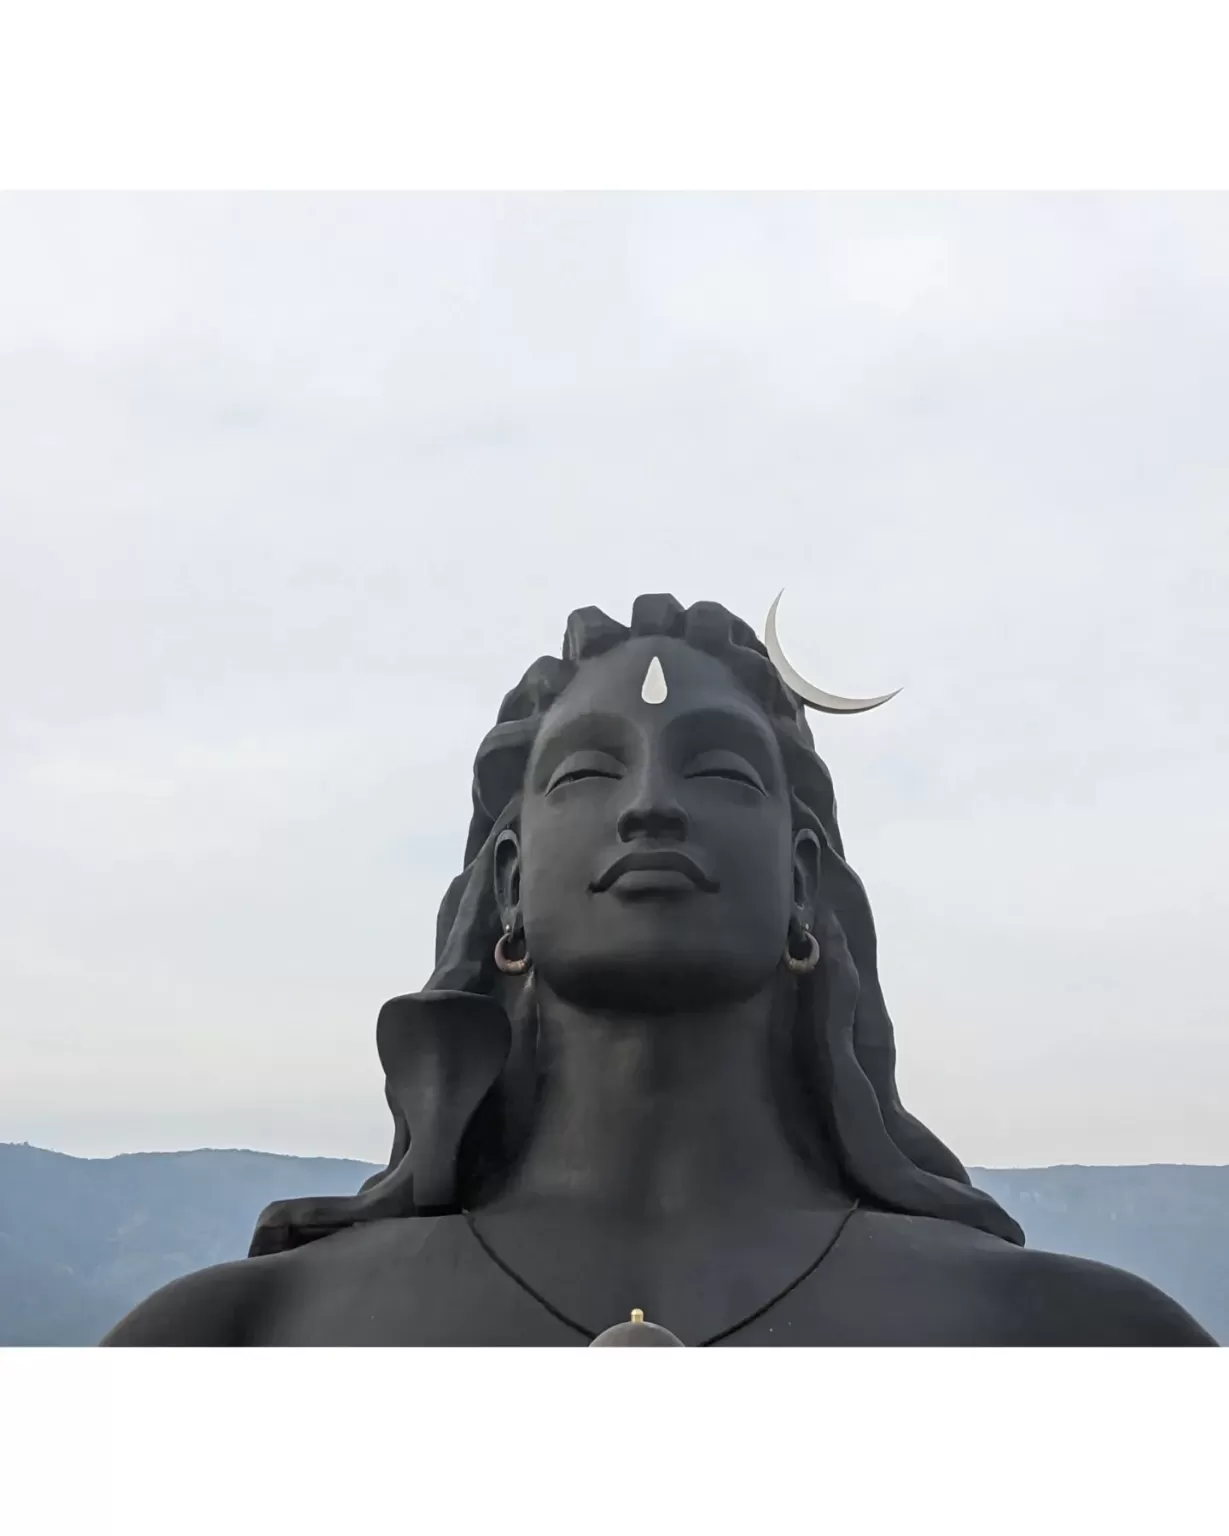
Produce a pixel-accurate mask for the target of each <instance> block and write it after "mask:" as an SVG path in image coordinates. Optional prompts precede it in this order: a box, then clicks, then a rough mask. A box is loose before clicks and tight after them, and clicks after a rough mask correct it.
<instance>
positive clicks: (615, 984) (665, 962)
mask: <svg viewBox="0 0 1229 1536" xmlns="http://www.w3.org/2000/svg"><path fill="white" fill-rule="evenodd" d="M732 959H735V960H736V957H732V956H731V955H730V953H729V952H728V951H726V952H724V953H722V954H719V955H718V954H713V953H703V954H700V953H697V954H695V955H693V956H690V957H686V956H680V954H679V952H678V950H677V949H675V948H663V951H662V953H661V954H654V953H651V952H648V953H646V952H645V950H644V949H642V948H640V949H637V950H636V952H635V953H632V954H629V953H626V952H624V953H619V952H618V951H615V950H611V951H608V952H606V953H603V954H600V955H598V954H592V953H590V954H587V955H585V956H584V957H583V958H582V957H579V956H578V957H576V958H575V959H574V960H573V961H572V963H570V964H568V963H564V964H562V965H551V966H549V968H548V967H546V966H540V967H539V970H540V973H541V975H542V979H543V980H544V981H545V982H546V983H547V985H548V986H549V987H550V988H551V990H552V991H553V992H554V993H555V994H556V995H557V996H558V997H560V998H563V999H564V1000H565V1001H567V1002H570V1003H573V1004H575V1005H576V1006H578V1007H582V1008H600V1009H603V1010H607V1009H612V1010H615V1011H622V1010H635V1011H637V1012H641V1013H658V1014H669V1013H689V1012H694V1011H695V1010H696V1009H701V1008H710V1007H716V1006H719V1005H722V1004H730V1003H739V1002H744V1001H746V1000H747V999H748V998H751V997H754V996H755V995H756V993H758V992H760V991H762V990H763V988H764V987H765V986H767V985H769V983H770V982H771V981H772V978H773V975H774V974H775V971H776V966H775V962H774V963H773V964H772V965H769V966H768V967H767V968H766V967H765V966H764V964H763V963H762V962H760V963H758V964H757V963H749V962H744V963H742V964H738V963H737V961H736V963H733V964H731V960H732Z"/></svg>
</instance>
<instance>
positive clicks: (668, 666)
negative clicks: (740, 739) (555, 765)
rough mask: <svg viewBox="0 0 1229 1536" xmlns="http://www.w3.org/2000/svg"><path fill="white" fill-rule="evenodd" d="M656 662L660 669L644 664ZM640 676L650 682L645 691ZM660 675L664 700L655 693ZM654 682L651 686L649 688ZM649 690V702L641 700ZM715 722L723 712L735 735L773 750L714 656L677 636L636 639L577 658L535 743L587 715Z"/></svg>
mask: <svg viewBox="0 0 1229 1536" xmlns="http://www.w3.org/2000/svg"><path fill="white" fill-rule="evenodd" d="M654 662H656V663H657V665H658V666H659V667H660V669H661V672H660V676H658V674H657V668H656V667H653V672H652V674H651V675H650V667H651V666H652V665H653V663H654ZM646 676H649V677H650V685H649V687H648V688H647V689H646ZM663 679H664V682H665V698H664V699H660V702H650V700H653V699H658V698H659V697H660V684H661V681H662V680H663ZM654 682H656V684H657V687H656V688H654V687H653V683H654ZM646 691H647V692H648V693H649V700H646V699H645V698H644V696H643V695H644V693H645V692H646ZM700 713H702V714H703V715H705V717H706V718H710V719H712V720H713V721H714V722H716V723H718V724H719V723H720V720H721V717H722V716H728V718H729V723H730V727H731V729H732V730H737V731H738V732H739V733H740V734H743V733H745V732H747V731H748V730H750V731H753V732H754V733H755V734H757V735H759V736H761V737H762V738H763V740H764V742H765V744H766V745H767V746H769V748H770V749H771V750H773V751H774V753H775V751H776V735H775V733H774V731H773V729H772V726H771V724H770V723H769V720H768V717H767V715H766V714H765V713H764V711H763V710H762V709H761V708H760V706H759V705H758V704H757V703H756V702H755V701H754V700H753V699H752V698H751V697H750V695H749V694H748V693H746V691H745V690H744V689H743V688H742V687H741V685H740V684H739V683H738V681H737V680H736V679H735V677H734V674H733V673H732V672H731V671H730V669H729V668H728V667H727V666H725V664H724V663H723V662H720V661H718V660H717V659H716V657H714V656H709V655H706V654H705V653H704V652H703V651H698V650H695V649H694V648H693V647H691V646H689V645H686V644H684V643H683V641H681V640H674V639H654V638H651V637H649V638H638V639H635V640H629V641H626V642H625V643H624V644H623V645H620V646H617V647H616V648H615V649H614V650H612V651H607V652H606V654H605V655H603V656H595V657H594V658H593V659H592V660H590V661H585V662H582V663H581V665H580V667H579V668H578V669H577V673H576V676H575V677H574V678H573V679H572V681H571V682H570V683H569V684H568V686H567V687H566V688H565V689H564V691H563V693H562V694H561V695H560V696H559V698H558V699H557V700H556V701H555V703H554V704H553V705H552V707H551V708H550V710H549V711H548V712H547V714H546V717H545V719H544V720H543V722H542V728H541V730H540V732H539V734H538V740H539V743H543V742H547V741H549V740H550V739H551V738H552V737H554V736H556V735H557V734H558V733H559V732H561V731H565V730H568V731H569V732H570V730H571V729H573V728H575V726H577V725H578V724H579V723H580V722H581V721H582V720H583V719H585V718H587V717H590V716H593V717H597V716H603V717H607V718H608V717H610V716H612V715H616V716H624V717H626V718H627V719H629V720H632V721H634V722H636V723H637V724H638V725H644V726H647V727H649V728H652V727H653V726H658V727H664V726H666V725H667V724H669V723H671V722H672V721H674V720H677V719H679V718H680V717H682V716H685V715H692V714H700Z"/></svg>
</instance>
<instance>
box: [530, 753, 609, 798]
mask: <svg viewBox="0 0 1229 1536" xmlns="http://www.w3.org/2000/svg"><path fill="white" fill-rule="evenodd" d="M622 777H623V765H622V764H621V763H620V762H618V761H617V760H616V759H615V758H613V757H608V756H607V755H606V754H605V753H604V752H585V753H574V754H573V755H572V756H571V757H569V758H567V759H565V760H564V761H563V762H562V763H560V765H559V767H558V769H557V771H556V773H555V775H554V777H553V778H552V779H551V781H550V783H549V784H548V785H547V787H546V793H547V794H548V795H549V794H550V793H551V792H552V791H554V790H556V789H558V788H559V787H560V785H562V784H576V783H579V782H580V780H582V779H621V778H622Z"/></svg>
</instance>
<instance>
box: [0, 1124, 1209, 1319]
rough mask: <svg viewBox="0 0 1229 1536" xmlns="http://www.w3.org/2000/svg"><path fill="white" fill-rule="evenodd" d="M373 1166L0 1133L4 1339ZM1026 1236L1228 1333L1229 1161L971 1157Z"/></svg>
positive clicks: (119, 1312)
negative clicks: (82, 1152)
mask: <svg viewBox="0 0 1229 1536" xmlns="http://www.w3.org/2000/svg"><path fill="white" fill-rule="evenodd" d="M372 1172H374V1167H373V1165H371V1164H369V1163H360V1162H350V1161H348V1160H345V1159H334V1158H308V1157H279V1156H276V1155H274V1154H272V1153H268V1152H226V1151H200V1152H135V1153H130V1154H128V1155H126V1156H123V1157H111V1158H79V1157H66V1156H65V1155H64V1154H63V1153H60V1152H48V1151H45V1150H43V1149H42V1148H41V1147H30V1146H26V1145H24V1144H23V1145H15V1144H12V1143H0V1345H5V1344H94V1343H97V1341H98V1340H99V1339H100V1338H101V1337H102V1335H103V1334H104V1333H105V1332H106V1331H107V1329H108V1328H110V1327H111V1325H112V1324H113V1323H115V1322H117V1321H118V1320H119V1318H121V1317H122V1316H123V1315H124V1313H126V1312H127V1311H128V1310H129V1309H130V1308H132V1307H133V1306H135V1305H136V1303H137V1302H138V1301H140V1300H142V1299H143V1298H144V1297H145V1296H148V1295H149V1293H150V1292H151V1291H153V1290H156V1289H157V1287H158V1286H160V1285H164V1284H165V1283H166V1282H167V1281H168V1280H173V1279H174V1278H175V1277H176V1276H177V1275H182V1274H186V1273H188V1272H189V1271H190V1270H194V1269H202V1268H204V1267H205V1266H206V1265H208V1264H218V1263H221V1262H222V1261H224V1260H226V1259H233V1258H239V1257H241V1256H242V1255H243V1254H244V1253H246V1252H247V1246H248V1242H249V1240H250V1238H251V1235H252V1227H253V1225H254V1224H255V1221H256V1217H257V1215H258V1214H259V1213H260V1211H261V1210H262V1209H263V1208H264V1207H265V1206H266V1205H267V1204H268V1203H269V1202H270V1201H271V1200H281V1199H290V1198H292V1197H294V1196H296V1195H312V1194H315V1195H329V1194H349V1193H352V1192H353V1191H355V1190H356V1189H357V1188H358V1186H359V1185H360V1184H361V1183H362V1182H363V1180H364V1179H365V1178H367V1176H368V1175H369V1174H370V1173H372ZM971 1172H972V1176H973V1180H974V1182H975V1183H976V1184H978V1185H980V1187H981V1188H983V1189H985V1190H987V1191H988V1192H989V1193H990V1194H992V1195H993V1196H994V1197H995V1198H996V1199H997V1200H999V1201H1001V1202H1002V1204H1003V1205H1004V1206H1006V1208H1007V1209H1008V1210H1009V1211H1011V1213H1012V1215H1013V1216H1015V1217H1016V1219H1017V1220H1018V1221H1019V1222H1020V1223H1021V1225H1022V1226H1023V1227H1024V1229H1025V1232H1026V1233H1027V1234H1028V1240H1029V1244H1030V1246H1031V1247H1034V1248H1049V1249H1053V1250H1054V1251H1056V1252H1059V1253H1071V1254H1078V1255H1080V1256H1082V1257H1084V1258H1090V1259H1100V1260H1101V1261H1102V1262H1103V1263H1107V1264H1117V1265H1119V1266H1120V1267H1121V1268H1123V1269H1129V1270H1133V1271H1134V1272H1135V1273H1136V1274H1138V1275H1143V1276H1144V1277H1145V1278H1146V1279H1148V1280H1151V1281H1153V1282H1154V1284H1156V1285H1159V1286H1160V1287H1161V1288H1162V1289H1163V1290H1166V1291H1168V1292H1169V1294H1170V1295H1171V1296H1173V1297H1174V1298H1175V1299H1176V1300H1178V1301H1180V1302H1181V1303H1182V1304H1183V1306H1185V1307H1186V1308H1187V1309H1188V1310H1189V1311H1190V1312H1191V1313H1193V1314H1194V1316H1195V1317H1197V1318H1198V1319H1199V1320H1200V1322H1202V1323H1203V1325H1204V1326H1205V1327H1206V1328H1208V1329H1209V1330H1210V1331H1211V1332H1212V1333H1213V1334H1214V1335H1215V1336H1216V1337H1217V1338H1218V1339H1219V1340H1220V1342H1221V1343H1225V1344H1229V1168H1206V1167H1186V1166H1169V1165H1157V1166H1150V1167H1140V1168H1082V1167H1069V1168H1020V1169H984V1168H981V1169H973V1170H971Z"/></svg>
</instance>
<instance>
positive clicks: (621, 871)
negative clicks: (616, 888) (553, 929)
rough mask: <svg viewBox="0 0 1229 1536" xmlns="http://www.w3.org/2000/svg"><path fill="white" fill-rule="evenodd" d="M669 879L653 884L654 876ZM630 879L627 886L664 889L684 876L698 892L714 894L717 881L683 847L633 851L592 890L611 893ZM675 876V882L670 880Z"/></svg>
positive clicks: (617, 861)
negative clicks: (612, 889)
mask: <svg viewBox="0 0 1229 1536" xmlns="http://www.w3.org/2000/svg"><path fill="white" fill-rule="evenodd" d="M654 875H658V876H663V877H666V878H663V879H660V880H658V881H657V882H654V880H653V878H652V877H653V876H654ZM625 876H626V877H627V884H628V885H629V886H631V885H632V884H635V885H636V886H637V887H641V888H645V889H648V888H649V887H651V886H653V885H654V884H655V883H656V884H658V885H661V886H662V887H663V888H665V887H668V886H671V885H676V884H678V883H679V881H678V877H679V876H682V877H684V878H685V879H686V880H688V881H690V882H691V884H692V885H694V886H695V887H696V889H697V890H701V891H708V892H710V893H711V892H713V891H715V890H717V888H718V887H717V882H716V880H714V879H713V877H712V876H711V875H708V874H706V873H705V872H704V870H703V869H701V868H700V866H699V865H698V864H697V863H696V861H695V860H694V859H693V858H692V857H691V855H690V854H689V853H684V852H683V850H682V849H681V848H634V849H630V850H629V851H628V852H627V853H623V854H620V855H619V857H618V858H617V859H615V861H614V862H613V863H612V864H610V865H608V866H607V868H606V869H605V870H603V871H602V873H601V874H600V875H599V876H598V877H597V879H596V880H594V881H593V883H592V884H591V885H590V887H589V889H590V890H592V891H608V890H609V889H610V888H611V886H613V885H616V884H617V883H618V882H619V881H621V880H623V879H624V877H625ZM671 876H673V877H674V879H671V878H669V877H671Z"/></svg>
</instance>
